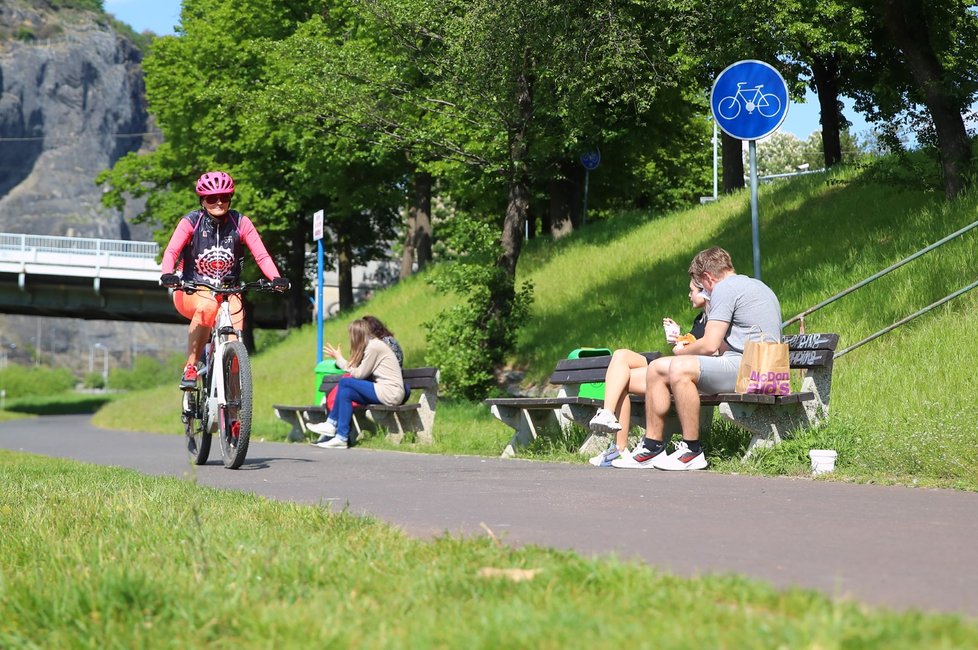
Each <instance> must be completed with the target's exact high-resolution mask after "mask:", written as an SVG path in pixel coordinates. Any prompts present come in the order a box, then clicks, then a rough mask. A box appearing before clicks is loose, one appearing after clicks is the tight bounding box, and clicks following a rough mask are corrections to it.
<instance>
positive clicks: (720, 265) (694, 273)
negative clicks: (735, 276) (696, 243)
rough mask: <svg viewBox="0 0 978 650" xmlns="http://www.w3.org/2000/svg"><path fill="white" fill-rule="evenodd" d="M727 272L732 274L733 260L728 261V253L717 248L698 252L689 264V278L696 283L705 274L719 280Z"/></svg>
mask: <svg viewBox="0 0 978 650" xmlns="http://www.w3.org/2000/svg"><path fill="white" fill-rule="evenodd" d="M728 272H729V273H733V272H734V266H733V260H731V259H730V253H728V252H727V251H725V250H723V249H722V248H720V247H719V246H714V247H713V248H707V249H706V250H702V251H700V252H699V253H697V254H696V257H694V258H693V261H692V262H690V263H689V277H691V278H692V279H693V281H694V282H696V283H699V282H700V278H702V277H703V276H704V275H705V274H707V273H709V274H710V275H712V276H713V277H715V278H719V277H720V276H722V275H724V274H725V273H728Z"/></svg>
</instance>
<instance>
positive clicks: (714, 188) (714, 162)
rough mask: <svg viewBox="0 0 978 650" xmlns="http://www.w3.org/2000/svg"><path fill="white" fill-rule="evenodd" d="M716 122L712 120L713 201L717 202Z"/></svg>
mask: <svg viewBox="0 0 978 650" xmlns="http://www.w3.org/2000/svg"><path fill="white" fill-rule="evenodd" d="M717 176H718V173H717V121H716V120H715V119H714V120H713V200H714V201H716V200H717Z"/></svg>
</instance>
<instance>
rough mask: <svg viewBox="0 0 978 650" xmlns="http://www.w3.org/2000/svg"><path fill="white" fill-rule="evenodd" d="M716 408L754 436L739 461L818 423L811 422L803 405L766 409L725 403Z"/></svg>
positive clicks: (757, 405) (760, 406)
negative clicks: (793, 432) (788, 434)
mask: <svg viewBox="0 0 978 650" xmlns="http://www.w3.org/2000/svg"><path fill="white" fill-rule="evenodd" d="M719 408H720V415H722V416H723V417H725V418H727V419H728V420H730V421H732V422H733V423H734V424H736V425H737V426H740V427H743V428H744V429H747V430H748V431H750V432H751V433H752V434H753V435H752V436H751V439H750V443H749V444H748V445H747V451H746V452H745V453H744V457H743V459H742V460H747V459H748V458H749V457H750V455H751V454H752V453H753V452H754V450H755V449H758V448H766V447H773V446H774V445H776V444H778V443H779V442H781V440H783V439H784V437H785V435H786V434H787V433H789V432H791V431H797V430H798V429H807V428H809V427H811V426H814V425H815V424H818V422H817V421H814V422H813V421H812V419H811V418H810V416H809V413H808V412H807V410H806V409H805V407H804V405H802V404H782V405H780V406H769V405H765V404H741V403H728V402H724V403H723V404H721V405H720V407H719Z"/></svg>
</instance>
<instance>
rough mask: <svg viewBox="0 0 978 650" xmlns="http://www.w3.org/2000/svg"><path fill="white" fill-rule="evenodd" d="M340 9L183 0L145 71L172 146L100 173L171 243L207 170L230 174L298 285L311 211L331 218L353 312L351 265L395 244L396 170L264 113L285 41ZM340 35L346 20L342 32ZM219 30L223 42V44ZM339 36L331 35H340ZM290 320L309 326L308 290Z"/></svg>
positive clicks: (368, 153) (269, 0) (310, 3)
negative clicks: (138, 199)
mask: <svg viewBox="0 0 978 650" xmlns="http://www.w3.org/2000/svg"><path fill="white" fill-rule="evenodd" d="M331 4H332V3H329V2H326V1H325V0H305V1H298V0H296V1H293V2H289V3H280V2H276V1H275V0H246V1H235V0H186V1H185V2H184V4H183V11H182V14H181V24H180V31H179V32H178V34H177V35H176V36H173V37H164V38H161V39H158V40H157V41H155V42H154V44H153V46H152V48H151V50H150V53H149V55H148V56H147V57H146V60H145V62H144V68H145V71H146V87H147V97H148V100H149V104H150V111H151V112H152V113H153V114H154V115H155V117H156V119H157V123H158V124H159V126H160V129H161V130H162V131H163V134H164V137H165V142H164V144H163V145H161V146H160V147H159V148H158V149H156V150H155V151H153V152H152V153H150V154H148V155H142V156H138V155H135V154H130V155H129V156H127V157H124V158H123V159H121V160H120V161H119V162H118V163H117V164H116V166H115V167H114V168H113V169H112V170H111V171H110V172H107V173H106V174H104V175H103V176H102V177H101V178H100V180H101V181H102V182H104V183H106V184H108V185H109V187H110V191H109V192H108V193H107V194H106V201H107V202H108V203H110V204H111V203H116V204H118V202H119V201H122V200H124V197H125V196H126V195H127V194H128V195H133V196H139V195H142V194H148V200H147V204H146V211H145V212H144V214H143V215H142V217H141V218H142V219H143V220H150V221H153V222H155V223H158V224H159V225H160V226H161V228H160V230H159V231H157V239H158V241H160V242H161V243H162V242H164V241H165V240H166V238H167V237H168V236H169V233H170V231H171V230H172V227H173V226H174V225H175V223H176V221H177V219H178V218H179V217H180V216H181V215H182V214H184V213H185V212H187V210H188V208H192V207H194V206H193V204H192V203H191V205H189V206H188V205H187V203H188V200H187V199H188V198H190V197H192V195H191V194H190V188H192V187H193V181H194V179H195V178H196V177H197V175H199V173H201V172H202V171H204V170H206V169H211V168H218V169H224V170H226V171H228V172H229V173H231V174H232V175H233V176H234V177H235V180H236V183H237V185H238V187H239V190H238V192H237V194H236V200H235V203H236V204H238V205H241V206H245V207H247V212H248V213H249V214H254V215H255V217H256V222H257V224H258V227H259V229H260V231H261V232H262V236H263V238H264V239H265V241H266V244H267V245H268V248H269V250H270V252H272V254H273V255H274V256H275V257H276V262H277V264H278V265H279V267H280V269H281V270H282V271H283V273H284V274H285V275H287V276H288V277H289V278H290V279H291V280H292V282H293V285H294V286H296V287H297V288H301V287H303V285H304V282H305V279H306V277H307V272H306V271H307V270H306V264H307V255H306V254H305V249H306V243H307V242H308V241H309V240H310V239H311V233H312V214H313V212H315V211H316V210H319V209H324V210H325V213H326V219H327V226H328V233H329V241H328V242H327V247H326V250H327V254H328V261H331V260H334V259H336V260H338V261H339V265H340V270H341V273H340V277H341V291H340V296H341V305H342V306H344V307H346V306H350V305H351V304H352V303H353V292H352V273H351V272H350V270H351V268H352V266H353V265H354V264H357V263H361V262H364V261H367V260H370V259H375V258H377V257H378V256H380V255H382V254H384V253H386V251H385V250H384V248H385V247H384V245H383V242H384V241H385V239H386V238H388V237H393V235H394V225H395V224H396V221H397V219H398V214H397V206H398V203H399V202H400V200H401V197H402V196H403V191H402V190H400V189H399V188H398V187H397V182H398V180H399V175H398V174H399V172H400V170H399V167H398V166H397V165H396V164H392V163H391V161H390V160H389V159H387V158H384V157H383V156H378V155H377V152H376V151H374V150H365V149H363V148H360V147H358V146H354V145H353V144H352V143H347V142H346V140H344V139H343V138H342V134H340V135H339V136H337V137H335V138H333V139H331V140H324V139H323V138H322V137H320V136H319V135H318V134H311V133H309V132H307V131H306V130H305V129H304V128H302V127H301V125H297V124H295V123H294V122H292V121H288V120H270V119H267V114H265V113H263V112H262V111H260V110H257V108H258V107H260V106H261V105H262V104H263V102H264V101H265V98H266V96H267V94H268V91H269V88H272V87H276V86H277V85H278V84H279V83H280V82H281V79H282V75H283V71H282V66H281V60H280V58H279V57H278V56H277V55H276V53H277V51H278V50H277V47H276V46H277V44H279V43H281V42H283V41H287V40H288V39H289V38H290V37H291V36H292V35H293V34H294V33H295V32H296V31H297V30H299V28H300V27H301V26H302V25H304V24H306V23H307V22H308V21H309V20H310V19H313V18H316V19H318V18H319V17H320V16H322V15H324V14H330V11H329V9H330V5H331ZM336 28H337V29H343V28H344V23H343V22H342V20H341V21H340V22H339V23H338V24H337V25H336ZM216 29H219V31H220V37H219V38H217V37H215V30H216ZM334 36H335V34H334ZM289 300H290V309H289V323H290V324H293V325H294V324H298V323H300V322H303V321H304V320H308V318H309V312H308V305H307V303H306V300H305V297H304V295H303V292H302V291H301V290H296V291H293V292H291V294H290V296H289Z"/></svg>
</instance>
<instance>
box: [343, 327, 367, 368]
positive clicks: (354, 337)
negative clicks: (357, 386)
mask: <svg viewBox="0 0 978 650" xmlns="http://www.w3.org/2000/svg"><path fill="white" fill-rule="evenodd" d="M348 330H349V332H350V358H349V360H348V363H349V365H350V366H359V365H360V362H361V361H363V353H364V351H365V350H366V349H367V343H369V342H370V339H371V338H373V335H372V334H371V333H370V323H368V322H367V321H365V320H363V319H362V318H358V319H357V320H355V321H353V322H352V323H350V327H349V328H348Z"/></svg>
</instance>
